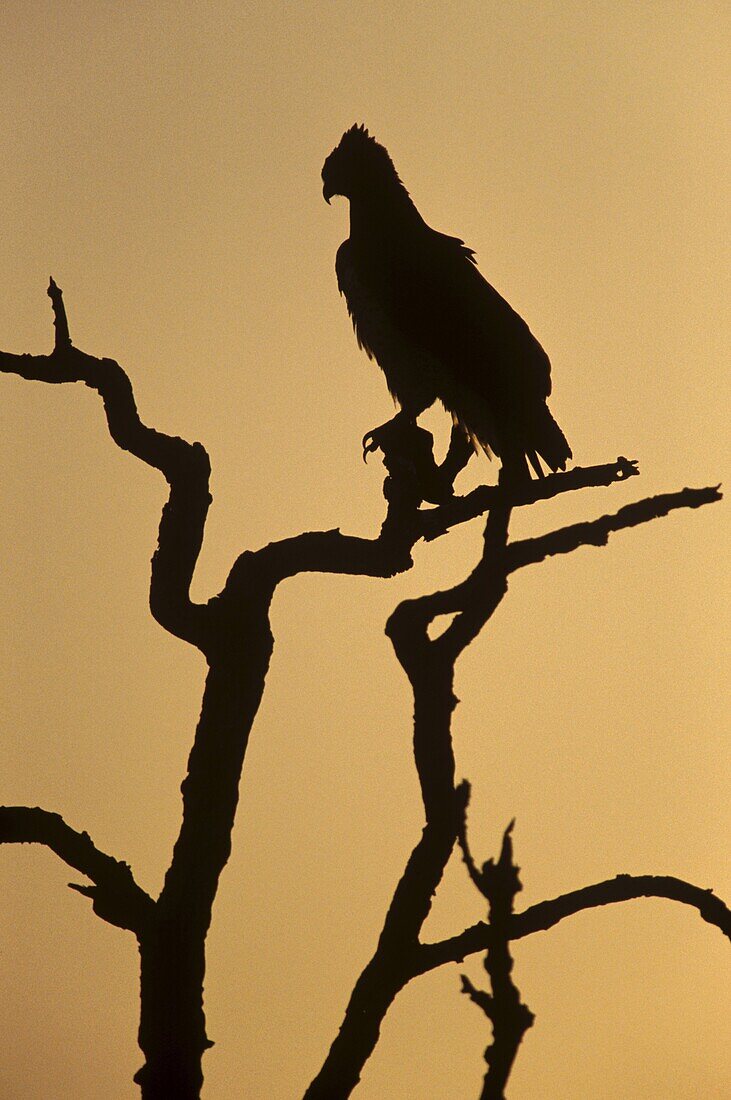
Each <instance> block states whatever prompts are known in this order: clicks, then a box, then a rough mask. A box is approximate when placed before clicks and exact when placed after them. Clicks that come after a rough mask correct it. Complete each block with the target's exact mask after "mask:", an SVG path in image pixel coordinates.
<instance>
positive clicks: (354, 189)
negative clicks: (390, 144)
mask: <svg viewBox="0 0 731 1100" xmlns="http://www.w3.org/2000/svg"><path fill="white" fill-rule="evenodd" d="M389 179H396V180H398V176H397V175H396V169H395V168H394V166H393V162H392V161H391V158H390V157H389V155H388V153H387V152H386V150H385V149H384V147H383V146H382V145H379V144H378V142H377V141H376V139H375V138H374V137H371V135H370V134H369V133H368V131H367V130H366V128H365V126H360V125H355V126H351V127H350V129H349V130H346V131H345V133H344V134H343V136H342V137H341V139H340V141H339V143H338V144H337V145H336V146H335V148H334V149H333V151H332V153H330V156H329V157H328V158H327V160H326V161H325V163H324V164H323V166H322V195H323V198H324V199H325V201H326V202H328V203H329V202H330V199H331V198H332V197H333V195H344V196H345V198H347V199H352V198H356V197H358V196H359V195H362V194H364V193H366V192H371V191H373V190H374V189H376V188H378V187H379V185H382V183H383V181H384V180H389Z"/></svg>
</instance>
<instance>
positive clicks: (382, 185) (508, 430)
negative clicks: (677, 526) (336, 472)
mask: <svg viewBox="0 0 731 1100" xmlns="http://www.w3.org/2000/svg"><path fill="white" fill-rule="evenodd" d="M322 180H323V195H324V197H325V199H326V200H327V201H328V202H329V201H330V199H331V198H332V196H333V195H344V196H345V197H346V198H348V199H349V200H350V237H349V238H348V240H347V241H344V242H343V244H341V246H340V248H339V249H338V253H337V259H336V262H335V270H336V273H337V278H338V287H339V288H340V292H341V293H342V294H344V295H345V300H346V302H347V304H348V312H349V313H350V316H351V318H352V320H353V327H354V329H355V334H356V337H357V339H358V344H359V345H360V347H362V348H363V349H364V350H365V351H366V353H367V354H368V356H369V357H370V358H375V359H376V361H377V362H378V365H379V366H380V367H381V369H382V370H383V373H384V374H385V375H386V381H387V383H388V388H389V390H390V391H391V394H392V395H393V397H394V399H395V400H396V402H397V404H398V405H399V406H400V407H401V410H402V412H401V413H400V414H398V415H400V416H405V417H408V418H409V419H415V418H416V417H417V416H418V415H419V414H420V413H421V412H423V410H424V409H426V408H428V406H429V405H431V404H432V403H433V402H434V401H435V400H436V399H437V398H438V399H439V400H440V401H441V402H442V404H443V405H444V406H445V408H446V409H448V410H449V412H451V413H452V416H453V418H454V421H455V423H458V424H460V425H461V426H462V427H463V429H464V431H465V432H466V433H467V435H469V436H470V438H471V439H472V441H473V443H477V444H481V445H482V447H484V449H485V450H486V451H488V453H489V451H490V450H492V451H494V452H495V453H496V454H497V455H499V456H500V458H501V460H502V464H503V466H504V467H505V468H506V471H509V472H510V473H512V474H514V475H515V476H516V477H518V476H520V477H529V476H530V474H529V471H528V465H527V462H526V459H528V460H529V461H530V463H531V465H532V466H533V468H534V470H535V471H536V473H537V474H538V475H539V476H543V472H542V469H541V464H540V462H539V461H538V458H537V456H538V455H540V457H541V458H543V459H544V460H545V462H546V463H547V464H548V466H550V468H551V469H552V470H558V469H561V470H563V469H565V467H566V460H567V459H569V458H571V448H570V447H569V445H568V443H567V441H566V437H565V436H564V434H563V432H562V431H561V429H560V428H559V426H558V424H557V423H556V421H555V420H554V419H553V417H552V416H551V413H550V412H549V410H548V407H547V405H546V398H547V397H548V395H549V393H550V392H551V364H550V362H549V359H548V356H547V355H546V353H545V351H544V350H543V348H542V347H541V345H540V344H539V343H538V341H537V340H536V338H535V336H533V334H532V333H531V331H530V329H529V328H528V326H527V324H526V323H525V321H524V320H523V319H522V318H521V317H519V316H518V314H517V313H516V312H515V310H513V309H512V308H511V307H510V306H509V305H508V303H507V302H506V301H505V299H504V298H502V297H501V296H500V294H498V292H497V291H496V290H495V289H494V287H492V286H490V284H489V283H488V282H487V281H486V280H485V279H484V278H483V277H482V275H481V274H480V272H479V271H478V270H477V266H476V261H475V257H474V253H473V251H472V249H470V248H467V247H466V245H465V244H464V242H463V241H461V240H460V239H459V238H457V237H448V236H446V235H445V234H444V233H437V232H436V230H434V229H431V228H430V227H429V226H428V225H427V224H426V222H425V221H424V219H423V218H422V217H421V215H420V214H419V211H418V210H417V209H416V207H415V206H414V203H413V202H412V200H411V198H410V197H409V193H408V191H407V190H406V188H405V187H404V185H403V184H402V183H401V180H400V179H399V177H398V175H397V173H396V169H395V168H394V166H393V162H392V161H391V158H390V157H389V155H388V153H387V151H386V150H385V149H384V147H383V146H382V145H379V144H378V142H377V141H376V140H375V139H374V138H373V137H371V135H370V134H369V133H368V131H367V130H366V128H365V127H364V126H353V127H351V129H349V130H347V131H346V132H345V133H344V134H343V136H342V138H341V140H340V143H339V145H338V146H337V147H336V148H335V149H334V150H333V151H332V153H331V154H330V156H329V157H328V158H327V160H326V161H325V164H324V166H323V169H322ZM377 433H378V429H376V431H375V432H374V433H371V434H370V438H372V439H374V440H375V441H376V443H377ZM368 438H369V436H366V439H368ZM364 446H365V441H364ZM367 449H371V447H368V448H367Z"/></svg>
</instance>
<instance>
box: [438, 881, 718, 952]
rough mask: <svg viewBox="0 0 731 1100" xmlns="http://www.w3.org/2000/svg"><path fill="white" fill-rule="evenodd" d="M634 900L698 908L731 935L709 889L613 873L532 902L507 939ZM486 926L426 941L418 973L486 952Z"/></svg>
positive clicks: (514, 919) (516, 919)
mask: <svg viewBox="0 0 731 1100" xmlns="http://www.w3.org/2000/svg"><path fill="white" fill-rule="evenodd" d="M638 898H667V899H668V900H670V901H678V902H680V903H681V904H682V905H688V906H690V907H691V908H692V909H696V910H697V911H698V913H699V914H700V916H701V917H702V918H703V920H704V921H706V922H707V923H708V924H711V925H713V926H714V927H715V928H718V929H720V931H721V932H723V934H724V935H725V936H726V937H727V938H729V939H731V910H729V908H728V906H727V905H726V904H725V903H724V902H723V901H722V900H721V898H719V897H717V895H716V894H714V893H713V891H712V890H704V889H703V888H702V887H700V886H694V885H692V883H690V882H684V881H683V879H679V878H675V877H673V876H672V875H617V876H616V878H613V879H607V880H606V881H604V882H597V883H595V884H594V885H592V886H584V887H582V888H581V889H579V890H572V891H571V892H570V893H568V894H561V895H560V896H559V897H557V898H553V899H551V900H550V901H542V902H539V903H538V904H537V905H531V906H530V908H529V909H526V910H524V912H522V913H515V914H514V915H513V917H512V919H511V921H510V939H511V940H519V939H523V938H524V937H525V936H532V935H533V934H534V933H535V932H543V931H546V930H547V929H549V928H552V927H553V926H554V925H555V924H558V923H559V921H562V920H564V918H565V917H570V916H572V915H573V914H574V913H581V912H583V911H584V910H585V909H596V908H598V907H599V906H601V905H613V904H615V903H617V902H622V901H633V900H636V899H638ZM490 937H491V932H490V926H489V925H488V924H486V923H485V922H484V921H481V922H480V923H479V924H473V925H472V926H471V927H470V928H467V929H465V931H464V932H461V933H460V934H459V935H458V936H451V937H449V938H448V939H444V940H440V941H439V942H438V943H425V944H422V945H421V948H420V952H419V955H420V959H419V973H421V974H425V973H426V972H427V971H429V970H433V969H434V968H435V967H437V966H442V965H443V964H444V963H447V962H462V960H463V959H465V958H466V957H467V955H473V954H474V953H475V952H476V951H485V950H487V948H488V946H489V943H490Z"/></svg>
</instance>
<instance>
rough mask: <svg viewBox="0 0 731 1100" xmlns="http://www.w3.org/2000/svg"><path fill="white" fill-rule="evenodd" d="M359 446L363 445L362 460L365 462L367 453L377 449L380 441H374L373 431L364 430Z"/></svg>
mask: <svg viewBox="0 0 731 1100" xmlns="http://www.w3.org/2000/svg"><path fill="white" fill-rule="evenodd" d="M369 441H370V442H369ZM361 446H362V447H363V461H364V462H367V461H368V455H369V454H372V453H373V451H377V450H378V448H379V447H380V443H377V442H376V439H375V435H374V433H373V432H366V434H365V435H364V436H363V441H362V443H361Z"/></svg>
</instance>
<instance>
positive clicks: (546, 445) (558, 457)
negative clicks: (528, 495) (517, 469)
mask: <svg viewBox="0 0 731 1100" xmlns="http://www.w3.org/2000/svg"><path fill="white" fill-rule="evenodd" d="M531 442H532V444H533V447H532V448H531V450H532V451H533V452H535V453H534V454H533V455H532V454H531V451H529V450H526V454H527V455H528V458H529V459H530V462H531V465H532V466H533V468H534V470H536V472H538V469H537V465H536V463H535V462H534V461H533V459H534V457H535V455H536V454H538V455H540V456H541V458H542V459H543V460H544V462H546V463H547V464H548V466H550V468H551V470H553V472H554V473H555V472H556V470H565V469H566V463H567V462H568V460H569V459H570V458H571V457H572V455H571V448H570V447H569V444H568V440H567V439H566V436H565V435H564V434H563V432H562V431H561V429H560V428H559V426H558V424H557V423H556V421H555V420H554V419H553V417H552V416H551V412H550V410H549V408H548V406H547V405H543V406H542V407H541V412H540V414H539V416H538V417H537V419H536V422H535V424H534V430H533V433H532V439H531ZM539 476H540V475H539Z"/></svg>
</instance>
